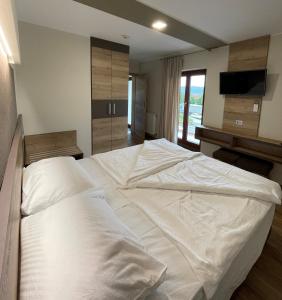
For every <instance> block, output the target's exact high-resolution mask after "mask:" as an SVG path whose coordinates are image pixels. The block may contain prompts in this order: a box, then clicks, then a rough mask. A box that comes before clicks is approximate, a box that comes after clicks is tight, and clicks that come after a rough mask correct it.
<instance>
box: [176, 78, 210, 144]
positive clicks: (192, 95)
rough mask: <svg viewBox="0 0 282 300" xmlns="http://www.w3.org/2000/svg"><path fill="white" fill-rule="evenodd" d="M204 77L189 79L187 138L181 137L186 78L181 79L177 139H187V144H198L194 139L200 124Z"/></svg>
mask: <svg viewBox="0 0 282 300" xmlns="http://www.w3.org/2000/svg"><path fill="white" fill-rule="evenodd" d="M205 77H206V76H205V75H192V76H191V78H190V88H189V103H188V106H189V107H188V130H187V137H183V126H184V122H183V121H184V103H185V92H186V83H187V77H186V76H182V77H181V85H180V106H179V126H178V138H179V139H182V137H183V138H184V139H186V138H187V141H188V142H191V143H195V144H199V143H200V141H199V140H197V139H195V129H196V127H197V126H200V125H201V124H202V111H203V98H204V89H205Z"/></svg>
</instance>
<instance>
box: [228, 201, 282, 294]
mask: <svg viewBox="0 0 282 300" xmlns="http://www.w3.org/2000/svg"><path fill="white" fill-rule="evenodd" d="M259 299H261V300H282V206H276V212H275V216H274V220H273V224H272V228H271V233H270V236H269V238H268V240H267V243H266V245H265V247H264V249H263V252H262V255H261V256H260V258H259V259H258V261H257V262H256V264H255V265H254V267H253V268H252V270H251V272H250V273H249V275H248V277H247V279H246V280H245V281H244V283H243V284H242V285H241V286H240V287H239V288H238V289H237V290H236V292H235V293H234V294H233V296H232V298H231V300H259Z"/></svg>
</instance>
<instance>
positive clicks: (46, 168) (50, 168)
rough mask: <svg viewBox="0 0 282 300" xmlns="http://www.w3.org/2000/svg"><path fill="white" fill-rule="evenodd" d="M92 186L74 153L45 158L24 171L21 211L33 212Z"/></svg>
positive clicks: (25, 212)
mask: <svg viewBox="0 0 282 300" xmlns="http://www.w3.org/2000/svg"><path fill="white" fill-rule="evenodd" d="M91 187H93V183H92V182H91V180H90V178H89V177H88V175H87V173H86V172H85V171H84V170H83V169H82V167H81V166H80V165H79V164H78V163H77V162H76V161H75V159H74V158H73V157H55V158H49V159H43V160H40V161H38V162H36V163H33V164H31V165H29V166H28V167H27V168H25V169H24V171H23V197H22V198H23V199H22V207H21V209H22V213H23V214H24V215H30V214H33V213H36V212H38V211H40V210H42V209H45V208H46V207H48V206H50V205H52V204H54V203H56V202H58V201H60V200H62V199H63V198H66V197H69V196H72V195H74V194H76V193H80V192H82V191H85V190H87V189H89V188H91Z"/></svg>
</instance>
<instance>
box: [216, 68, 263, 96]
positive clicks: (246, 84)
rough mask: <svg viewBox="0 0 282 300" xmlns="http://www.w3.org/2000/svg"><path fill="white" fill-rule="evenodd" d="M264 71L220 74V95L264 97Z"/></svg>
mask: <svg viewBox="0 0 282 300" xmlns="http://www.w3.org/2000/svg"><path fill="white" fill-rule="evenodd" d="M266 73H267V72H266V70H265V69H264V70H255V71H241V72H221V73H220V94H221V95H246V96H264V95H265V89H266Z"/></svg>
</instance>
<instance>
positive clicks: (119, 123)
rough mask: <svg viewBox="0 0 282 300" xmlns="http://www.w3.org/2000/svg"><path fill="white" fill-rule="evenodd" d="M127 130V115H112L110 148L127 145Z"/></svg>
mask: <svg viewBox="0 0 282 300" xmlns="http://www.w3.org/2000/svg"><path fill="white" fill-rule="evenodd" d="M127 131H128V124H127V116H126V117H112V150H115V149H120V148H124V147H127V146H128V140H127Z"/></svg>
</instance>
